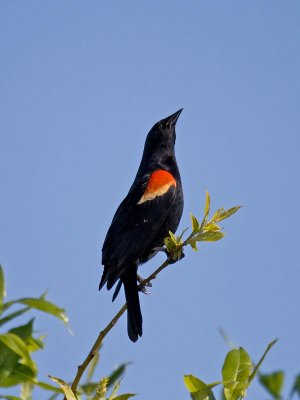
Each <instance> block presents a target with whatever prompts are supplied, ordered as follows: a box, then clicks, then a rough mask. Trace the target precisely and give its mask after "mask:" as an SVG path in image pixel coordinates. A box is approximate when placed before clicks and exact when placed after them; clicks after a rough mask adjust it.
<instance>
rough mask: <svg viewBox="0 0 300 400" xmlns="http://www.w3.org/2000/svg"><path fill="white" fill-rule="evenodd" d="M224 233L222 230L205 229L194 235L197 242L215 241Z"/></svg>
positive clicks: (221, 237)
mask: <svg viewBox="0 0 300 400" xmlns="http://www.w3.org/2000/svg"><path fill="white" fill-rule="evenodd" d="M224 236H225V234H224V233H223V232H220V231H218V232H212V231H207V232H203V233H200V234H199V235H197V236H196V240H197V242H216V241H218V240H221V239H223V237H224Z"/></svg>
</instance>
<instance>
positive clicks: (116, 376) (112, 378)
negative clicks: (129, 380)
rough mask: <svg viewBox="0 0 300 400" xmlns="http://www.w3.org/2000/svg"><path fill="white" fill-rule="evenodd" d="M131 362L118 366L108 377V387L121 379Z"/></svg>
mask: <svg viewBox="0 0 300 400" xmlns="http://www.w3.org/2000/svg"><path fill="white" fill-rule="evenodd" d="M129 364H130V363H124V364H121V365H120V366H119V367H118V368H116V369H115V370H114V371H113V372H112V373H111V374H110V375H109V377H108V387H111V386H113V385H114V384H115V383H116V382H117V381H119V380H120V379H121V378H122V377H123V376H124V374H125V371H126V368H127V366H128V365H129Z"/></svg>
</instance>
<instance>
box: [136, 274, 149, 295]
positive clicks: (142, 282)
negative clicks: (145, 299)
mask: <svg viewBox="0 0 300 400" xmlns="http://www.w3.org/2000/svg"><path fill="white" fill-rule="evenodd" d="M137 281H138V283H139V285H138V290H139V291H140V292H142V293H144V294H151V292H150V291H148V290H147V288H148V287H152V283H151V282H146V280H145V279H143V278H142V277H141V276H140V275H138V276H137Z"/></svg>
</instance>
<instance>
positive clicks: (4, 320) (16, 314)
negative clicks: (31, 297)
mask: <svg viewBox="0 0 300 400" xmlns="http://www.w3.org/2000/svg"><path fill="white" fill-rule="evenodd" d="M28 310H30V307H25V308H22V309H21V310H18V311H15V312H13V313H11V314H9V315H7V316H6V317H4V318H1V319H0V326H2V325H4V324H6V323H7V322H9V321H11V320H12V319H14V318H17V317H19V316H20V315H22V314H24V313H25V312H27V311H28Z"/></svg>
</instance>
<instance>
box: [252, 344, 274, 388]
mask: <svg viewBox="0 0 300 400" xmlns="http://www.w3.org/2000/svg"><path fill="white" fill-rule="evenodd" d="M277 341H278V339H275V340H273V341H272V342H271V343H269V344H268V346H267V348H266V350H265V351H264V354H263V355H262V357H261V358H260V360H259V361H258V363H257V364H256V366H255V368H254V370H253V372H252V374H251V376H250V377H249V381H252V379H253V378H254V377H255V375H256V374H257V372H258V370H259V368H260V366H261V364H262V362H263V361H264V359H265V357H266V355H267V354H268V352H269V351H270V350H271V348H272V347H273V346H274V344H275V343H276V342H277Z"/></svg>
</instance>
